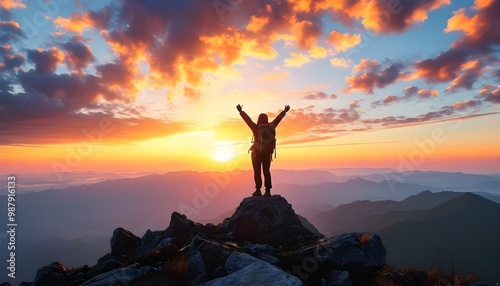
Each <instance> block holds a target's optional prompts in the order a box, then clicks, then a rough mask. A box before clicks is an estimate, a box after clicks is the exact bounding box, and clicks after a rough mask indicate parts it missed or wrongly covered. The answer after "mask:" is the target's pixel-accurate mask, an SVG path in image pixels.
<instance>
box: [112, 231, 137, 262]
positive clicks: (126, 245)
mask: <svg viewBox="0 0 500 286" xmlns="http://www.w3.org/2000/svg"><path fill="white" fill-rule="evenodd" d="M110 242H111V255H113V256H116V257H126V258H133V257H135V254H136V251H137V247H139V244H140V242H141V239H140V238H139V237H137V236H135V235H134V234H133V233H132V232H130V231H128V230H126V229H123V228H121V227H119V228H117V229H115V230H114V231H113V237H111V240H110Z"/></svg>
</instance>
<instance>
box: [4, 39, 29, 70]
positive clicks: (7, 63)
mask: <svg viewBox="0 0 500 286" xmlns="http://www.w3.org/2000/svg"><path fill="white" fill-rule="evenodd" d="M23 64H24V56H23V54H21V53H17V54H16V53H15V52H14V50H13V49H12V47H11V46H10V45H7V44H5V45H3V46H0V72H3V71H12V70H13V69H15V68H18V67H20V66H22V65H23Z"/></svg>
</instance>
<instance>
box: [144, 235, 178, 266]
mask: <svg viewBox="0 0 500 286" xmlns="http://www.w3.org/2000/svg"><path fill="white" fill-rule="evenodd" d="M173 240H174V239H173V238H171V237H168V236H167V235H166V234H165V232H164V231H151V230H149V229H148V230H147V231H146V233H145V234H144V236H143V237H142V239H141V243H140V245H139V247H137V252H136V257H137V258H139V259H144V258H145V257H147V256H151V255H154V254H156V253H159V252H161V251H163V250H165V249H167V250H168V249H171V248H175V247H173Z"/></svg>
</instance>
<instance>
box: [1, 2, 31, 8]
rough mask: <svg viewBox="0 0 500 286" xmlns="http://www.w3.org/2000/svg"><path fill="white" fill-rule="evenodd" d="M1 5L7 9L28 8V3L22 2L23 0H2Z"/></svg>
mask: <svg viewBox="0 0 500 286" xmlns="http://www.w3.org/2000/svg"><path fill="white" fill-rule="evenodd" d="M0 7H2V8H4V9H5V10H9V9H24V8H26V5H25V4H24V3H22V1H21V0H1V1H0Z"/></svg>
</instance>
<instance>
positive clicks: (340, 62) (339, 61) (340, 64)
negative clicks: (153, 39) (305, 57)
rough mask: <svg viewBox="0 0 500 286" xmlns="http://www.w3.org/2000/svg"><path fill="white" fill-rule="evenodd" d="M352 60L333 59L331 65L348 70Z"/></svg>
mask: <svg viewBox="0 0 500 286" xmlns="http://www.w3.org/2000/svg"><path fill="white" fill-rule="evenodd" d="M350 61H351V60H346V59H345V58H332V59H331V60H330V64H331V65H332V66H334V67H341V68H348V67H349V66H350Z"/></svg>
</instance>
